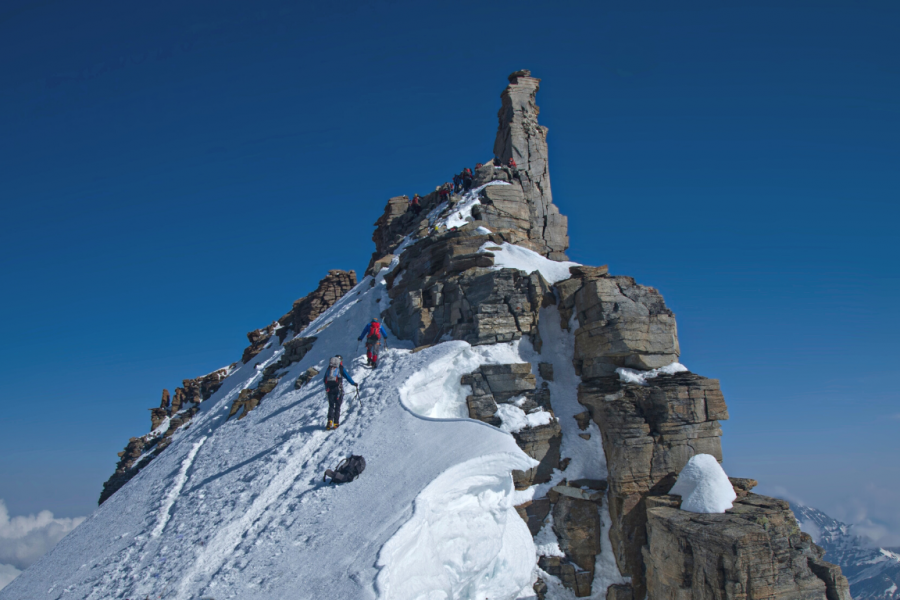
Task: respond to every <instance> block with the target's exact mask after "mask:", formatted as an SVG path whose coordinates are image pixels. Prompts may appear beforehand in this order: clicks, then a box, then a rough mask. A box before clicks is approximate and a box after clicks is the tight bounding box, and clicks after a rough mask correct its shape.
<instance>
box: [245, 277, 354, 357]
mask: <svg viewBox="0 0 900 600" xmlns="http://www.w3.org/2000/svg"><path fill="white" fill-rule="evenodd" d="M356 283H357V282H356V271H341V270H337V269H335V270H332V271H328V275H326V276H325V277H323V278H322V280H321V281H319V285H318V286H317V287H316V289H315V291H313V292H312V293H311V294H309V295H308V296H304V297H303V298H300V299H299V300H295V301H294V305H293V307H292V308H291V310H290V311H288V313H287V314H285V315H284V316H282V317H281V318H280V319H278V325H279V326H280V328H279V329H278V337H279V339H280V340H281V341H282V342H283V341H284V340H285V338H286V337H287V335H288V332H293V333H294V334H298V333H300V332H302V331H303V330H304V329H306V327H307V325H309V324H310V323H312V322H313V321H314V320H315V319H316V318H317V317H318V316H319V315H321V314H322V313H323V312H325V311H326V310H328V309H329V308H331V307H332V306H334V303H335V302H337V301H338V300H340V299H341V298H343V297H344V294H346V293H347V292H349V291H350V290H351V289H353V288H354V287H355V286H356ZM245 362H246V361H245Z"/></svg>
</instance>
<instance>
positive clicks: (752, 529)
mask: <svg viewBox="0 0 900 600" xmlns="http://www.w3.org/2000/svg"><path fill="white" fill-rule="evenodd" d="M679 505H680V497H678V496H659V497H656V498H652V499H650V500H649V501H648V504H647V546H646V547H645V549H644V557H645V563H646V578H647V593H648V597H649V598H691V599H692V600H714V599H715V600H718V599H719V598H746V599H747V600H762V599H777V600H814V599H815V600H822V599H825V598H827V599H828V600H851V598H850V593H849V586H847V580H846V579H845V578H844V577H843V576H842V575H841V572H840V568H839V567H836V566H835V565H831V564H829V563H826V562H825V561H823V560H822V554H823V553H822V550H821V549H820V548H819V547H818V546H816V545H815V544H814V543H813V542H812V539H811V538H810V537H809V535H807V534H805V533H802V532H801V531H800V528H799V527H798V526H797V521H796V519H795V518H794V515H793V513H792V512H791V510H790V507H789V505H788V503H787V502H785V501H784V500H776V499H774V498H767V497H765V496H759V495H756V494H752V493H751V494H746V495H745V496H743V497H741V498H739V499H738V500H736V501H735V503H734V508H732V509H730V510H728V511H727V512H726V513H724V514H697V513H691V512H687V511H684V510H680V509H679Z"/></svg>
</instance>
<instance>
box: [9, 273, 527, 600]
mask: <svg viewBox="0 0 900 600" xmlns="http://www.w3.org/2000/svg"><path fill="white" fill-rule="evenodd" d="M379 299H380V301H381V302H384V301H385V300H386V295H385V294H384V283H383V281H382V279H381V277H378V280H377V284H376V285H375V287H370V278H366V279H364V280H363V281H361V282H360V284H359V285H358V286H357V287H356V288H355V289H354V290H353V291H351V292H350V293H348V294H347V295H346V296H345V297H344V298H342V299H341V300H340V301H339V302H338V303H337V304H336V305H335V306H333V307H332V308H331V309H329V310H328V311H327V312H326V313H324V314H323V315H321V316H320V317H319V319H317V320H316V321H315V322H313V323H312V324H311V325H310V326H309V327H308V328H307V330H306V331H305V332H303V333H302V335H317V336H318V338H319V339H318V341H317V342H316V343H315V346H314V347H313V350H312V351H311V352H310V353H309V354H307V356H306V357H304V359H303V360H302V361H300V362H299V363H295V364H294V365H292V366H291V367H290V369H289V371H288V372H287V374H286V375H285V376H284V377H283V378H282V380H281V383H280V384H279V385H278V387H277V388H275V390H274V391H273V392H271V393H270V394H269V395H267V396H266V397H265V398H264V399H263V401H262V403H261V404H260V406H259V407H258V408H257V409H256V410H255V411H253V412H251V413H250V414H249V415H248V416H247V418H245V419H243V420H241V421H237V420H235V419H232V420H231V421H226V420H225V419H226V417H227V415H228V410H229V408H230V406H231V403H232V402H233V400H234V399H235V398H236V397H237V395H238V394H239V393H240V391H241V390H242V389H244V388H246V387H252V386H253V385H255V384H256V383H258V380H259V378H260V377H261V373H262V370H263V369H264V368H265V366H266V365H267V364H269V363H271V362H272V361H273V360H276V359H277V358H278V356H279V355H280V353H281V348H280V346H279V345H278V341H277V338H274V341H273V345H272V346H270V347H269V348H267V349H265V350H264V351H263V352H262V353H261V354H259V355H258V356H257V357H256V359H255V361H254V362H259V363H260V365H259V366H258V368H254V367H253V366H252V365H242V366H240V367H239V368H237V369H236V370H235V372H234V373H233V374H231V376H229V378H228V379H227V380H226V382H225V383H224V385H223V386H222V387H221V388H220V389H219V391H218V392H216V394H215V395H214V396H213V397H211V398H210V399H209V400H207V401H206V402H204V403H203V404H201V412H200V414H198V415H197V416H196V417H194V420H193V421H192V423H191V425H190V427H189V428H187V429H186V430H184V431H179V432H178V433H176V435H175V439H174V441H173V443H172V445H171V446H170V447H169V448H167V449H166V451H165V452H163V453H162V454H161V455H160V456H159V457H158V458H157V459H156V460H155V461H153V462H152V463H151V464H150V465H149V466H148V467H147V468H145V469H144V470H143V471H142V472H141V473H140V474H138V475H137V476H136V477H135V478H134V479H133V480H132V481H130V482H129V483H128V484H127V485H126V486H125V487H123V488H122V489H121V490H119V491H118V492H117V493H116V494H114V495H113V496H112V497H111V498H110V499H109V500H108V501H107V502H106V503H104V504H103V505H102V506H101V507H99V508H98V509H97V511H96V512H95V513H94V514H93V515H91V517H89V518H88V519H87V521H86V522H85V523H83V524H82V525H81V526H80V527H78V528H77V529H76V530H75V531H73V532H72V533H71V534H70V535H69V536H67V537H66V538H64V539H63V540H62V541H61V542H60V543H59V545H57V546H56V548H54V550H53V551H52V552H50V553H49V554H47V555H46V556H44V557H43V558H42V559H41V560H40V561H38V563H36V564H35V565H33V566H32V567H31V568H30V569H28V570H27V571H25V572H24V573H23V574H22V575H21V576H20V577H19V578H18V579H16V580H15V581H14V582H13V583H12V584H10V586H8V587H7V588H5V589H4V590H2V592H0V598H2V599H4V600H13V599H15V600H19V599H21V598H33V599H38V598H48V599H57V598H67V599H68V598H84V599H91V600H94V599H96V600H100V599H104V600H105V599H108V598H138V597H140V598H144V597H146V596H150V597H153V598H157V597H160V596H161V597H162V598H177V599H183V600H187V599H192V598H198V597H212V598H215V599H216V600H224V599H227V598H242V599H253V598H260V599H262V598H267V599H268V598H375V597H378V596H379V593H380V590H379V585H381V586H384V587H385V588H390V586H400V587H402V586H407V587H408V586H409V585H411V584H410V583H409V582H402V581H400V580H402V577H400V576H398V575H397V573H398V572H403V571H404V569H402V568H400V567H398V566H397V565H394V564H393V560H398V561H401V562H400V563H399V564H406V563H403V562H402V561H403V560H408V559H403V558H402V553H400V554H398V553H396V551H394V550H391V549H392V548H396V547H398V546H401V545H402V544H403V542H402V539H403V535H401V536H400V537H399V538H398V540H399V541H394V542H392V546H388V547H387V550H386V551H385V552H386V553H385V554H384V555H383V556H382V557H381V558H379V553H380V552H381V549H382V547H383V546H384V545H385V544H386V543H387V542H388V541H389V540H391V538H393V537H394V536H395V534H397V532H398V530H399V529H400V528H401V527H402V526H404V525H405V524H406V526H407V528H410V527H411V528H413V529H415V528H416V527H419V526H418V525H416V524H415V523H417V522H422V521H423V519H424V520H425V521H427V522H428V524H429V527H430V528H431V529H432V532H433V535H434V536H435V538H436V539H440V538H441V535H443V534H441V533H440V531H444V532H446V531H448V527H449V526H450V525H452V524H453V519H463V520H468V522H470V523H471V524H472V527H471V528H470V532H471V533H472V535H473V536H474V537H472V538H471V539H470V538H467V537H465V536H462V537H461V538H460V539H458V540H457V543H458V544H461V545H463V546H467V547H468V546H471V547H477V548H478V549H479V560H477V561H474V562H473V561H468V560H459V555H458V553H457V554H454V552H452V551H447V552H436V553H433V554H431V555H429V556H425V557H421V556H420V557H418V558H417V560H418V561H419V562H418V563H417V564H418V566H419V567H421V568H422V569H423V570H424V569H425V568H426V567H427V568H428V569H430V571H431V572H435V573H437V572H441V573H442V574H443V575H444V576H446V577H447V581H446V582H444V583H442V589H443V590H445V593H446V594H447V595H446V597H454V598H457V597H472V598H475V597H485V596H483V595H482V593H481V591H479V590H487V591H489V592H490V594H491V596H490V597H491V598H498V597H504V596H505V597H510V598H514V597H516V596H517V595H518V592H519V591H520V589H521V588H522V587H530V584H531V580H532V571H533V565H534V556H533V551H531V550H529V548H528V546H527V545H526V546H524V550H523V546H522V544H523V542H524V540H526V539H527V540H528V541H529V542H530V535H529V533H528V530H527V528H526V526H525V524H524V522H523V521H522V520H521V519H519V518H518V516H517V515H516V513H515V511H514V510H512V508H511V506H512V504H511V502H512V494H513V490H512V479H511V476H510V471H511V470H512V469H522V468H527V466H528V465H529V464H530V462H531V459H530V458H528V457H527V456H526V455H525V454H524V453H522V451H521V450H520V449H519V448H518V447H517V446H516V444H515V442H514V440H513V438H512V437H511V436H510V435H508V434H506V433H503V432H501V431H500V430H498V429H496V428H494V427H491V426H489V425H486V424H484V423H481V422H478V421H473V420H470V419H467V418H446V419H440V420H437V419H434V418H429V417H422V416H419V415H418V414H416V412H414V411H413V410H411V409H410V408H407V407H406V406H405V405H404V404H403V403H402V402H401V398H402V397H403V396H404V395H406V396H407V397H408V398H411V399H414V398H415V390H416V381H420V380H421V374H422V373H425V372H427V368H428V367H429V366H430V365H434V364H441V363H442V362H445V361H451V362H452V360H453V358H454V357H458V356H459V355H460V354H466V355H467V359H466V360H465V361H464V363H465V365H464V367H460V368H461V369H463V370H465V369H468V370H474V368H476V367H477V366H478V365H479V364H484V363H490V362H506V361H508V360H509V359H510V357H514V356H515V355H516V352H517V346H518V345H517V344H506V345H503V346H504V348H502V349H499V348H498V349H494V350H493V352H492V351H489V350H479V351H477V352H471V350H473V349H470V348H467V347H468V344H465V343H464V342H449V343H445V344H440V345H438V346H435V347H432V348H428V349H426V350H423V351H421V352H417V353H411V352H410V349H409V348H402V347H401V348H392V349H390V350H388V351H387V352H385V353H384V355H383V358H382V361H383V364H382V365H381V366H380V367H379V369H378V370H377V371H371V370H369V369H367V368H365V367H364V366H363V363H364V362H365V358H364V356H363V357H360V356H357V352H356V338H357V336H358V335H359V333H360V331H361V330H362V328H363V326H364V325H365V323H366V322H367V320H368V319H369V318H371V317H372V316H375V315H377V314H378V310H379V304H378V303H376V300H379ZM380 306H384V304H381V305H380ZM395 345H396V344H395ZM336 353H340V354H342V355H343V356H344V357H345V363H346V364H347V365H348V370H349V371H350V373H351V375H352V376H353V378H354V379H355V380H356V381H358V382H359V383H360V384H361V385H360V388H361V389H360V397H359V400H357V399H356V398H355V395H354V393H353V388H352V387H351V386H349V385H348V389H347V392H348V393H347V399H346V400H345V403H344V411H343V413H344V416H343V422H342V425H341V427H340V428H339V429H338V430H336V431H334V432H326V431H324V430H323V428H322V427H323V425H324V422H325V414H326V411H327V402H326V400H325V394H324V388H323V386H322V382H321V379H320V378H317V379H316V380H315V381H314V382H312V383H310V384H309V385H307V386H306V387H304V388H303V389H301V390H299V391H298V390H294V389H293V385H294V381H295V380H296V378H297V376H298V375H299V374H300V373H302V372H303V371H305V370H306V369H307V368H308V367H310V366H316V365H318V367H319V368H320V369H321V368H322V367H323V366H324V364H325V362H326V361H327V359H328V358H329V357H330V356H332V355H333V354H336ZM494 355H496V357H495V356H494ZM350 357H355V358H350ZM497 357H499V358H500V359H502V360H497ZM417 375H418V376H419V379H416V378H415V377H416V376H417ZM454 376H455V374H454ZM458 381H459V379H458V377H457V379H456V382H457V387H459V386H458ZM435 397H436V398H437V399H438V400H445V401H446V402H444V404H446V405H447V406H444V407H441V406H438V407H433V411H434V414H436V415H441V416H447V415H450V414H457V413H458V411H456V413H454V411H453V410H451V409H450V408H449V407H452V406H454V405H456V404H458V395H452V394H444V395H441V394H437V395H436V396H435ZM436 404H441V402H437V403H436ZM351 452H352V453H355V454H361V455H363V456H365V457H366V461H367V465H368V466H367V470H366V472H365V473H364V474H363V476H362V477H360V478H359V479H358V480H357V481H355V482H353V483H351V484H347V485H343V486H331V485H325V484H323V483H322V473H323V471H324V470H325V469H326V468H328V467H333V466H334V465H336V464H337V463H338V462H339V461H340V460H341V458H343V457H345V456H347V455H349V454H350V453H351ZM466 465H468V466H466ZM442 474H443V475H442ZM482 479H486V480H487V481H488V482H487V483H484V484H483V485H484V487H485V489H486V490H488V491H489V493H488V491H482V492H477V493H476V492H475V491H472V492H471V493H469V492H467V491H466V490H477V489H478V486H479V485H480V484H479V481H480V480H482ZM429 484H431V485H429ZM454 486H455V487H454ZM460 486H461V487H460ZM423 490H425V492H424V493H423ZM420 494H423V495H422V496H421V498H420V499H419V500H417V497H419V496H420ZM448 494H449V495H450V496H451V497H452V496H453V495H454V494H456V496H458V498H459V502H460V503H462V504H464V505H468V508H467V513H466V516H464V517H460V516H458V515H456V516H454V515H450V514H444V515H443V517H441V518H440V519H437V521H432V520H430V519H428V518H427V517H425V516H424V514H427V513H423V512H422V511H426V510H427V509H426V508H424V507H425V506H426V505H428V503H429V502H431V503H432V504H433V501H431V500H429V498H446V497H447V496H448ZM478 494H481V496H480V497H481V500H479V501H477V502H475V503H474V504H472V502H473V501H472V499H471V498H469V496H472V497H475V498H478V497H479V496H478ZM512 517H515V518H512ZM351 518H352V521H351V520H348V519H351ZM411 519H412V520H411ZM446 519H450V521H447V520H446ZM442 523H444V524H443V525H442ZM488 530H490V531H491V532H493V533H498V532H499V540H500V542H499V543H494V544H492V545H487V546H485V545H484V544H481V543H480V542H479V540H481V539H482V538H483V537H484V532H485V531H488ZM434 532H438V533H434ZM495 537H497V536H494V535H491V539H494V538H495ZM439 545H441V546H443V545H444V542H443V541H442V542H441V543H440V544H439ZM523 552H525V554H526V555H528V556H529V557H530V561H525V562H522V553H523ZM395 556H396V557H397V558H396V559H394V558H393V557H395ZM511 563H515V564H517V565H518V567H517V568H516V569H504V572H508V573H509V575H508V577H507V580H506V581H503V582H501V581H498V580H497V578H496V577H495V572H496V571H497V570H498V569H499V568H500V566H501V565H504V564H511ZM379 571H383V572H384V573H385V575H383V576H382V577H381V579H380V580H379V581H376V578H377V577H378V573H379ZM513 588H516V589H513ZM485 593H487V592H485ZM390 597H405V596H401V595H397V596H390ZM434 597H444V596H434Z"/></svg>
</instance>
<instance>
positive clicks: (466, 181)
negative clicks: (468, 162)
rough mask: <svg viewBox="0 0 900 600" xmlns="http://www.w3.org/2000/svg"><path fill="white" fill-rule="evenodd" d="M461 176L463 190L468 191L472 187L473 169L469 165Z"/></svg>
mask: <svg viewBox="0 0 900 600" xmlns="http://www.w3.org/2000/svg"><path fill="white" fill-rule="evenodd" d="M459 176H460V178H461V179H462V186H463V191H464V192H468V191H469V190H470V189H472V170H471V169H470V168H469V167H466V168H465V169H463V172H462V173H460V174H459Z"/></svg>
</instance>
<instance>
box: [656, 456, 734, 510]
mask: <svg viewBox="0 0 900 600" xmlns="http://www.w3.org/2000/svg"><path fill="white" fill-rule="evenodd" d="M669 493H670V494H674V495H676V496H681V510H686V511H688V512H695V513H723V512H725V511H726V510H728V509H729V508H731V504H732V502H734V500H735V498H737V494H735V492H734V487H733V486H732V485H731V482H730V481H729V480H728V475H726V474H725V471H724V470H723V469H722V466H721V465H720V464H719V461H717V460H716V458H715V457H714V456H712V455H710V454H697V455H695V456H692V457H691V459H690V460H689V461H688V463H687V464H686V465H685V466H684V468H683V469H682V470H681V473H679V474H678V481H676V482H675V485H674V486H672V489H671V490H670V491H669Z"/></svg>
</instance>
